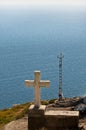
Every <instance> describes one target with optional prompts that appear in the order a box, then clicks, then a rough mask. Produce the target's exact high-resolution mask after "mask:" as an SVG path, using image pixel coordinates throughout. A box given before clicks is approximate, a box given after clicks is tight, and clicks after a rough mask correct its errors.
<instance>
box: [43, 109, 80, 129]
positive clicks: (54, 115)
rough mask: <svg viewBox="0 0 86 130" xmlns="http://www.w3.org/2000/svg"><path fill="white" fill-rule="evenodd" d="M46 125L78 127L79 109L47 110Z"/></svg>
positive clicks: (52, 126)
mask: <svg viewBox="0 0 86 130" xmlns="http://www.w3.org/2000/svg"><path fill="white" fill-rule="evenodd" d="M45 119H46V127H48V128H49V127H51V128H61V127H62V128H71V127H72V128H75V127H78V122H79V112H78V111H53V110H50V111H46V112H45Z"/></svg>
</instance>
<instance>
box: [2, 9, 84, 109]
mask: <svg viewBox="0 0 86 130" xmlns="http://www.w3.org/2000/svg"><path fill="white" fill-rule="evenodd" d="M60 52H62V53H63V55H64V58H63V94H64V97H74V96H83V95H86V10H84V9H81V10H79V9H78V10H77V9H76V10H58V9H57V10H41V11H40V10H30V9H28V8H27V9H20V10H19V9H0V109H3V108H9V107H11V106H12V105H13V104H20V103H25V102H30V101H34V88H33V87H25V85H24V80H26V79H29V80H30V79H34V71H35V70H40V71H41V79H42V80H50V82H51V84H50V87H49V88H46V87H44V88H41V99H42V100H44V99H52V98H58V87H59V75H58V74H59V60H58V58H57V56H58V55H59V53H60Z"/></svg>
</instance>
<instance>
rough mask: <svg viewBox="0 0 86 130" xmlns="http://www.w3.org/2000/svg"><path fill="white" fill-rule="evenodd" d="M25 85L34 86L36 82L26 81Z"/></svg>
mask: <svg viewBox="0 0 86 130" xmlns="http://www.w3.org/2000/svg"><path fill="white" fill-rule="evenodd" d="M25 85H26V86H27V87H28V86H34V80H25Z"/></svg>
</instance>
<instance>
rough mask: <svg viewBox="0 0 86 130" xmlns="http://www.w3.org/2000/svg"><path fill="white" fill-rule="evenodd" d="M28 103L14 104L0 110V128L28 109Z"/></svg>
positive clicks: (20, 116)
mask: <svg viewBox="0 0 86 130" xmlns="http://www.w3.org/2000/svg"><path fill="white" fill-rule="evenodd" d="M29 106H30V103H26V104H21V105H16V106H14V107H12V108H9V109H4V110H0V128H1V127H2V126H3V125H5V124H7V123H9V122H10V121H13V120H16V119H19V118H22V117H23V116H25V114H26V113H27V111H28V108H29Z"/></svg>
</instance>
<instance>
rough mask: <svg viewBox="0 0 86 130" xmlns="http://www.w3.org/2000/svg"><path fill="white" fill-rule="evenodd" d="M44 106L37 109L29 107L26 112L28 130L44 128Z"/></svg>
mask: <svg viewBox="0 0 86 130" xmlns="http://www.w3.org/2000/svg"><path fill="white" fill-rule="evenodd" d="M45 108H46V106H45V105H41V106H40V107H39V108H36V107H34V105H31V106H30V108H29V112H28V130H35V129H39V128H42V127H44V124H45V118H44V112H45Z"/></svg>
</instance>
